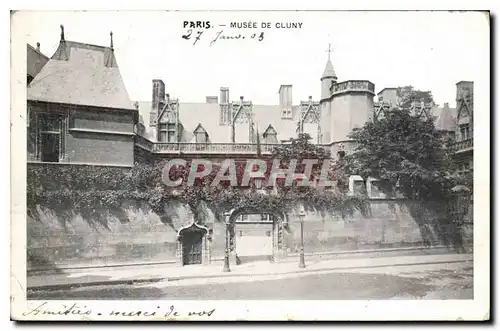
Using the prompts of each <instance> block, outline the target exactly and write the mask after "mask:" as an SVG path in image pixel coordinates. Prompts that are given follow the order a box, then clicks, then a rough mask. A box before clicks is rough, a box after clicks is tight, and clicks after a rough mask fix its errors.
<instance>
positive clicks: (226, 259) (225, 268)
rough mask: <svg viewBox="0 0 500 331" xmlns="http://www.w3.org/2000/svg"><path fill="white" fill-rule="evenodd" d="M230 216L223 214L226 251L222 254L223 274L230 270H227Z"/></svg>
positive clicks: (226, 213) (229, 214)
mask: <svg viewBox="0 0 500 331" xmlns="http://www.w3.org/2000/svg"><path fill="white" fill-rule="evenodd" d="M230 216H231V213H230V212H225V213H224V221H225V223H226V250H225V254H224V268H223V269H222V271H223V272H230V271H231V269H230V268H229V218H230Z"/></svg>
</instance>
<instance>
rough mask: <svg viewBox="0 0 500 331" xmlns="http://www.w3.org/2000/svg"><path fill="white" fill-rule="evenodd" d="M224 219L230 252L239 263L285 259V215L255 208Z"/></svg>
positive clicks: (232, 211)
mask: <svg viewBox="0 0 500 331" xmlns="http://www.w3.org/2000/svg"><path fill="white" fill-rule="evenodd" d="M225 215H226V217H227V219H226V220H225V222H226V224H227V226H228V236H229V251H230V254H231V256H232V257H233V258H234V259H235V262H236V263H240V262H244V261H245V260H251V259H262V258H264V259H269V260H270V261H271V262H273V261H276V260H279V259H281V258H283V257H285V256H286V252H287V249H286V244H285V232H286V231H287V225H288V220H287V216H286V214H285V213H281V212H277V211H275V210H267V209H261V208H257V207H255V208H237V209H232V210H230V211H228V212H226V213H225ZM266 215H269V216H268V217H266ZM245 216H247V217H246V218H245ZM248 216H257V218H253V219H252V218H250V217H248ZM261 216H262V218H261Z"/></svg>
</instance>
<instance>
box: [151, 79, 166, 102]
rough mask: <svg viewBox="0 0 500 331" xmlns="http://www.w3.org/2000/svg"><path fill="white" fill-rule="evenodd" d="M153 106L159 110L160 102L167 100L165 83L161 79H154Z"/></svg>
mask: <svg viewBox="0 0 500 331" xmlns="http://www.w3.org/2000/svg"><path fill="white" fill-rule="evenodd" d="M152 101H153V104H152V108H153V109H156V110H158V108H159V106H160V103H161V102H163V101H165V83H164V82H163V81H162V80H161V79H153V98H152Z"/></svg>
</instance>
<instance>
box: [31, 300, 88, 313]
mask: <svg viewBox="0 0 500 331" xmlns="http://www.w3.org/2000/svg"><path fill="white" fill-rule="evenodd" d="M30 315H32V316H39V315H55V316H68V315H77V316H90V315H92V310H91V309H88V308H87V306H83V307H80V306H78V305H77V304H76V303H73V304H71V305H62V307H61V309H48V308H47V302H44V303H42V304H41V305H39V306H37V307H35V308H33V309H31V310H28V311H27V312H24V313H23V316H30Z"/></svg>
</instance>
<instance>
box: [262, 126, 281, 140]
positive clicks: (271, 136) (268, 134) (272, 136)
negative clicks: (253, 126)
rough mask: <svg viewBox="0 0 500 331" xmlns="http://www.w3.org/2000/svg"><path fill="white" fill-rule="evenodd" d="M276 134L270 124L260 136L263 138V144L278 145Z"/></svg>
mask: <svg viewBox="0 0 500 331" xmlns="http://www.w3.org/2000/svg"><path fill="white" fill-rule="evenodd" d="M277 134H278V133H277V132H276V130H275V129H274V127H273V126H272V125H271V124H269V126H268V127H267V129H266V130H265V131H264V133H263V134H262V137H263V138H264V143H265V144H277V143H278V138H277Z"/></svg>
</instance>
